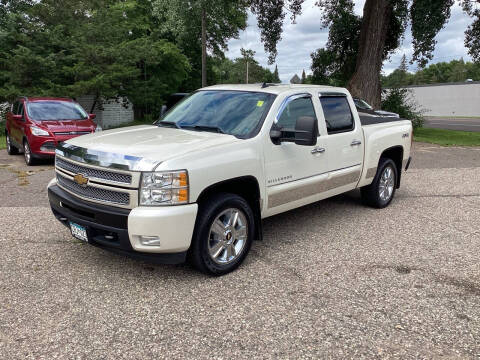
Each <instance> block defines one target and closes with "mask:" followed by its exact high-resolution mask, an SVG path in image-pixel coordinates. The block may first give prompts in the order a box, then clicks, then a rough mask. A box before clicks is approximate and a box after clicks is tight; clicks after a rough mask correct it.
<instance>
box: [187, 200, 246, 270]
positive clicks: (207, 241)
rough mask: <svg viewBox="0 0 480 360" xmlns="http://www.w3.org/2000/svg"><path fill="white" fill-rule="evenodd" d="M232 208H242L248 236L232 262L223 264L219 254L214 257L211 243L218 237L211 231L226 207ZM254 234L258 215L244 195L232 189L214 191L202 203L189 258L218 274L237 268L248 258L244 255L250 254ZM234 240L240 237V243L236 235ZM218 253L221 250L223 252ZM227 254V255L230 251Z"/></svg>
mask: <svg viewBox="0 0 480 360" xmlns="http://www.w3.org/2000/svg"><path fill="white" fill-rule="evenodd" d="M230 209H236V210H239V211H240V212H241V213H242V216H243V218H244V220H246V223H247V224H246V225H247V226H246V230H245V233H246V239H245V240H244V243H243V247H242V248H241V251H239V253H238V254H237V257H236V258H233V259H232V260H231V262H228V263H224V264H220V263H218V262H217V261H220V256H219V258H217V261H215V260H214V258H213V257H212V256H211V255H210V252H209V247H210V246H211V244H212V242H215V241H216V240H215V239H214V237H215V236H214V235H213V234H211V232H210V231H211V227H212V224H213V222H214V221H215V220H216V219H217V217H218V216H221V215H222V214H223V213H224V212H225V211H229V210H230ZM211 235H212V238H211ZM227 235H228V234H227ZM254 236H255V217H254V215H253V211H252V209H251V208H250V206H249V204H248V203H247V202H246V201H245V199H243V198H241V197H240V196H238V195H235V194H230V193H220V194H217V195H214V196H212V197H210V198H209V199H207V200H206V201H205V202H204V203H203V204H201V205H200V208H199V212H198V216H197V221H196V224H195V230H194V233H193V238H192V246H191V247H190V250H189V258H190V261H191V262H192V264H193V266H194V267H195V268H197V269H198V270H200V271H202V272H204V273H206V274H209V275H215V276H220V275H224V274H227V273H229V272H231V271H233V270H235V269H236V268H237V267H238V266H240V264H241V263H242V262H243V260H245V257H246V256H247V255H248V252H249V251H250V247H251V246H252V241H253V238H254ZM231 238H232V236H230V238H229V239H228V240H230V239H231ZM221 241H223V244H226V243H225V242H226V241H227V237H226V238H225V239H223V240H221ZM231 241H232V240H231ZM235 241H237V244H238V240H236V239H235V238H233V242H235ZM216 242H220V241H216ZM225 246H227V245H225ZM222 251H223V250H222ZM224 251H226V250H224ZM219 254H222V252H220V253H219ZM226 256H228V253H227V254H226Z"/></svg>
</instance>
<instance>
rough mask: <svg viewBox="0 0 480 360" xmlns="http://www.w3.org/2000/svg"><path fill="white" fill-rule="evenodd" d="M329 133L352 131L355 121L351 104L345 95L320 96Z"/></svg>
mask: <svg viewBox="0 0 480 360" xmlns="http://www.w3.org/2000/svg"><path fill="white" fill-rule="evenodd" d="M320 103H321V104H322V109H323V114H324V116H325V122H326V125H327V131H328V134H337V133H341V132H346V131H351V130H353V128H354V126H355V125H354V124H355V123H354V121H353V115H352V111H351V110H350V105H348V100H347V98H346V97H345V96H322V97H320Z"/></svg>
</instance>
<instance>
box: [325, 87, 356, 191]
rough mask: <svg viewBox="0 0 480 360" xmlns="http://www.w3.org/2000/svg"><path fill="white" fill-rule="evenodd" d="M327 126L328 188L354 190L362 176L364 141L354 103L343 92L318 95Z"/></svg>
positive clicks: (332, 189)
mask: <svg viewBox="0 0 480 360" xmlns="http://www.w3.org/2000/svg"><path fill="white" fill-rule="evenodd" d="M319 99H320V105H321V108H322V111H323V115H324V119H325V125H326V128H327V133H328V135H327V137H326V150H327V154H328V172H329V180H328V183H329V189H330V190H331V191H332V192H333V193H341V192H345V191H348V190H351V189H354V188H355V187H356V185H357V183H358V180H359V178H360V175H361V171H362V166H363V158H364V143H363V130H362V128H361V126H360V121H359V119H358V115H357V112H356V111H355V105H354V103H353V101H352V100H351V98H350V97H349V96H347V95H346V94H344V93H333V92H332V93H329V92H322V93H320V94H319Z"/></svg>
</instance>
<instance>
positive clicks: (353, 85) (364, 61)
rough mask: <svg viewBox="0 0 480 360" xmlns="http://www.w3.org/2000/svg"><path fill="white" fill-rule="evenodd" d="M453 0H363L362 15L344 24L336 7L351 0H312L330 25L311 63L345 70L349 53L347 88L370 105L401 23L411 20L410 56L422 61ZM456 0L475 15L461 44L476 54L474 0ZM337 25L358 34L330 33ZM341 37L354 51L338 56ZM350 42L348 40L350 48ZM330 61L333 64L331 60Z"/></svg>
mask: <svg viewBox="0 0 480 360" xmlns="http://www.w3.org/2000/svg"><path fill="white" fill-rule="evenodd" d="M453 3H454V0H438V1H431V0H414V1H413V2H410V1H408V0H366V1H365V5H364V8H363V16H362V18H361V19H359V20H360V21H359V24H358V25H357V26H356V25H355V24H354V23H349V24H347V23H344V22H343V21H340V20H338V18H339V16H338V14H341V13H342V9H349V8H351V7H352V6H353V0H318V1H317V4H318V6H320V7H321V8H322V9H323V10H324V15H323V25H324V26H330V31H329V42H328V43H327V46H326V49H325V50H324V51H323V52H319V51H317V53H316V56H315V57H316V59H317V60H318V59H319V60H321V62H320V65H321V66H317V69H320V70H325V72H324V73H323V74H320V76H319V75H318V71H317V78H318V77H320V78H321V77H322V76H325V75H328V73H331V74H335V75H336V74H341V75H345V74H348V73H349V70H350V67H349V66H348V62H350V61H352V59H355V60H354V64H355V66H354V70H353V73H352V75H351V76H350V77H349V81H348V87H349V89H350V91H351V92H352V94H354V95H355V96H359V97H362V98H365V99H366V100H367V101H368V102H370V103H371V104H372V105H373V106H379V105H380V95H381V87H380V72H381V69H382V65H383V62H384V60H385V59H387V58H388V56H389V55H390V54H391V53H392V52H393V51H395V50H396V49H397V48H398V47H399V45H400V43H401V40H402V37H403V34H404V32H405V29H406V27H407V25H408V24H411V27H412V36H413V48H414V53H413V58H412V61H415V62H417V63H418V64H419V66H420V67H423V66H425V64H426V63H427V62H428V61H429V60H431V59H432V57H433V50H434V49H435V44H436V42H435V36H436V35H437V33H438V32H439V31H440V30H441V29H442V28H443V26H444V25H445V23H446V21H447V20H448V18H449V17H450V9H451V6H452V5H453ZM461 3H462V5H463V8H464V10H465V11H466V12H467V13H468V14H470V15H471V16H472V17H475V18H476V20H475V21H474V22H473V24H472V25H471V26H469V28H468V29H467V31H466V39H465V44H466V46H467V47H468V48H469V51H470V54H471V55H472V57H474V58H477V59H478V58H480V40H478V39H480V37H479V36H478V35H480V11H479V10H477V9H475V7H473V6H472V4H473V3H475V1H474V0H462V1H461ZM340 18H341V19H347V18H348V16H340ZM335 25H337V26H335ZM338 27H340V28H350V31H351V33H352V34H358V40H355V39H351V38H350V39H342V38H341V37H336V36H335V33H334V32H335V31H337V30H338ZM344 41H349V44H350V45H352V44H355V43H356V46H357V48H358V52H355V54H353V53H351V54H353V55H354V56H353V57H349V60H345V61H342V62H339V60H342V57H340V56H338V54H337V53H336V52H335V51H332V49H338V48H340V47H341V46H340V44H341V43H342V42H344ZM352 47H353V45H352V46H351V47H350V49H351V48H352ZM475 54H477V55H475ZM475 56H477V57H475ZM312 58H313V55H312ZM314 60H315V59H314ZM328 61H332V63H328ZM335 63H337V65H332V64H335ZM338 64H340V65H338ZM314 65H315V64H312V70H313V71H314V75H315V69H314V67H313V66H314ZM317 65H318V61H317ZM339 68H341V70H340V69H339ZM332 70H333V71H332Z"/></svg>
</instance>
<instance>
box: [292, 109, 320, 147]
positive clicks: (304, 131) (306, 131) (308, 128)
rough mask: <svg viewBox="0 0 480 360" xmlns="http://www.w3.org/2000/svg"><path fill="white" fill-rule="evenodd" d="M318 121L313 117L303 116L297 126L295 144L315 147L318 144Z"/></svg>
mask: <svg viewBox="0 0 480 360" xmlns="http://www.w3.org/2000/svg"><path fill="white" fill-rule="evenodd" d="M317 136H318V121H317V119H316V118H314V117H311V116H301V117H299V118H298V119H297V123H296V124H295V144H297V145H304V146H313V145H316V144H317Z"/></svg>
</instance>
